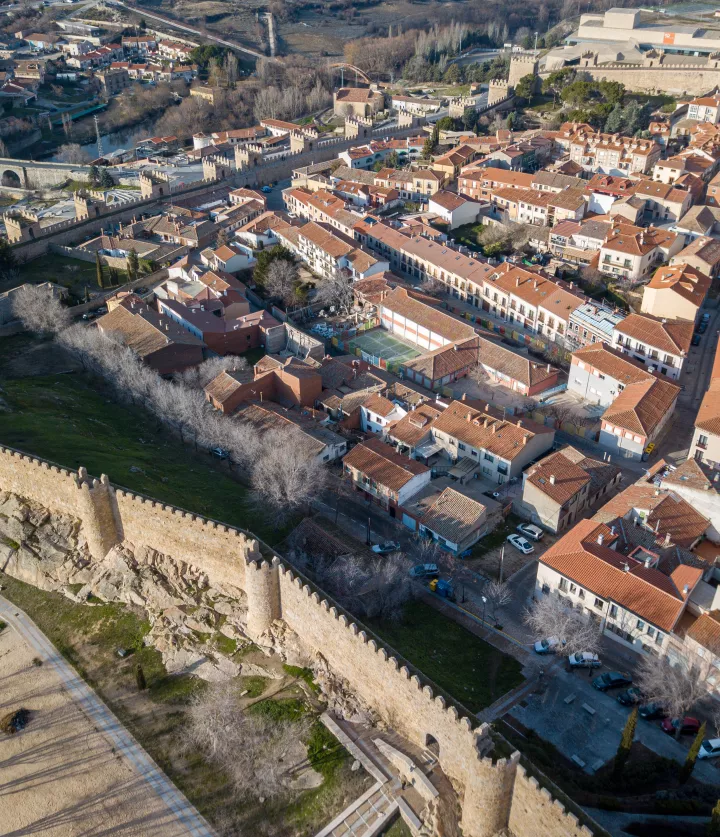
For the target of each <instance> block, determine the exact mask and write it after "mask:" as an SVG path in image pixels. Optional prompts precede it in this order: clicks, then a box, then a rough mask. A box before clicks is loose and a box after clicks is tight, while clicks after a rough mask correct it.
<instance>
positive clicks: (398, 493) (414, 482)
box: [343, 439, 432, 517]
mask: <svg viewBox="0 0 720 837" xmlns="http://www.w3.org/2000/svg"><path fill="white" fill-rule="evenodd" d="M343 470H344V472H345V474H346V476H347V477H348V478H349V479H350V480H351V482H352V484H353V486H354V487H355V489H356V490H357V491H360V492H362V494H363V495H364V496H365V497H366V498H367V499H369V500H372V501H373V502H374V503H377V504H378V505H379V506H381V507H382V508H384V509H387V510H388V512H389V514H390V516H391V517H395V516H396V515H398V509H401V508H402V506H403V505H404V504H405V503H407V502H408V500H409V499H410V498H411V497H412V496H413V495H415V494H417V493H418V492H419V491H421V490H422V489H423V488H425V487H426V486H427V485H428V484H429V483H430V476H431V473H432V472H431V470H430V468H428V467H427V466H426V465H422V464H421V463H420V462H417V461H416V460H414V459H408V458H407V457H406V456H401V455H400V454H399V453H398V452H397V451H396V450H395V449H394V448H393V447H392V446H391V445H388V444H386V443H385V442H383V441H381V440H380V439H368V440H367V441H366V442H362V443H360V444H359V445H355V447H354V448H353V449H352V450H351V451H350V453H348V454H347V455H346V456H345V458H344V459H343Z"/></svg>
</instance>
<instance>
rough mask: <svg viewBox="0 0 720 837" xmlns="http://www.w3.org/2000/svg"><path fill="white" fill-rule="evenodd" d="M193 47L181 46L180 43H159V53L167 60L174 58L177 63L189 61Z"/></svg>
mask: <svg viewBox="0 0 720 837" xmlns="http://www.w3.org/2000/svg"><path fill="white" fill-rule="evenodd" d="M192 51H193V47H191V46H188V44H181V43H180V42H179V41H160V42H159V43H158V52H159V53H160V55H164V56H165V57H166V58H172V59H173V60H175V61H189V60H190V58H191V57H192Z"/></svg>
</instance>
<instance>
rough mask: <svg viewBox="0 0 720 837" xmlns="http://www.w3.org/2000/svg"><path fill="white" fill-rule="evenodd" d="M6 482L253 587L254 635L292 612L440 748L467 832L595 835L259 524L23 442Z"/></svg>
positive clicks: (338, 667)
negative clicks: (61, 461)
mask: <svg viewBox="0 0 720 837" xmlns="http://www.w3.org/2000/svg"><path fill="white" fill-rule="evenodd" d="M0 491H9V492H11V493H13V494H17V495H19V496H21V497H26V498H28V499H31V500H34V501H35V502H37V503H39V504H41V505H42V506H44V507H45V508H48V509H49V510H51V511H55V512H57V513H61V514H66V515H69V516H72V517H74V518H78V519H79V520H80V521H81V524H82V531H83V533H84V535H85V537H86V538H87V542H88V547H89V549H90V552H91V554H92V555H93V557H94V558H96V559H98V560H100V559H102V558H103V557H104V556H105V555H106V554H107V552H108V551H109V550H110V549H111V548H112V547H113V546H114V545H116V544H119V543H121V542H127V543H129V544H132V545H133V546H142V547H147V548H150V549H154V550H157V552H160V553H162V554H164V555H166V556H169V557H170V558H172V559H174V560H175V561H176V562H177V563H178V565H179V569H180V572H183V567H184V566H185V565H191V566H192V567H195V568H198V569H199V570H200V571H201V572H204V573H206V574H207V576H208V577H209V578H211V579H213V580H214V581H217V582H219V583H220V584H222V585H225V586H230V587H234V588H236V589H237V590H238V595H240V594H241V592H243V591H244V594H245V596H246V597H247V605H248V626H247V630H248V634H249V635H250V636H252V637H256V638H258V639H259V638H261V637H262V635H263V634H264V633H265V632H267V631H268V630H269V629H270V628H271V627H272V626H273V623H274V622H277V621H280V620H281V621H282V622H283V623H284V624H285V625H287V627H288V628H290V629H291V630H292V631H293V632H294V633H295V635H296V636H297V638H298V641H299V642H300V644H301V645H302V646H303V647H304V648H305V649H306V651H307V653H308V655H309V656H311V657H315V656H316V655H319V656H321V657H322V658H324V659H325V660H326V661H327V664H328V665H329V667H330V668H331V670H333V671H334V672H336V673H337V674H338V675H339V676H340V677H342V678H344V679H345V680H346V681H347V682H348V683H349V684H350V686H351V688H352V689H353V690H354V691H355V692H356V694H357V695H358V697H359V698H360V699H361V700H362V701H363V702H364V703H366V704H367V705H368V706H370V707H372V709H373V710H374V711H375V712H377V714H378V715H379V716H380V717H382V718H383V719H384V720H385V721H386V722H387V723H388V724H390V725H391V726H392V727H394V728H395V729H397V730H398V731H399V732H400V733H401V734H403V735H405V736H406V737H407V738H408V739H409V740H410V741H412V742H413V743H415V744H416V745H417V746H419V747H422V748H425V747H428V746H435V747H436V748H437V750H438V759H439V762H440V764H441V766H442V769H443V771H444V772H445V773H446V774H447V776H448V777H449V778H450V779H451V781H452V782H453V784H454V786H455V788H456V790H457V792H458V796H459V799H460V801H461V806H462V826H463V834H464V835H465V837H495V835H497V834H499V833H501V832H503V831H504V830H505V829H507V828H508V827H509V828H511V829H512V831H513V833H514V834H515V835H516V837H591V832H590V831H588V829H587V828H585V827H584V826H580V825H579V823H578V820H577V818H576V817H575V816H574V815H573V814H571V813H568V812H567V811H566V810H565V808H564V807H563V806H562V804H560V803H559V802H558V801H557V800H554V799H553V798H552V795H551V794H550V793H549V792H548V791H547V790H545V789H544V788H541V787H540V786H539V784H538V782H537V781H536V780H535V779H534V778H532V777H529V776H527V775H526V773H525V771H524V770H523V769H522V767H520V766H519V765H518V761H519V759H520V754H519V753H517V752H516V753H513V754H512V755H511V756H510V757H509V758H507V759H505V758H502V759H498V760H497V761H493V760H492V758H490V753H491V750H492V748H493V741H492V737H491V731H490V727H489V726H488V725H487V724H482V725H480V726H479V727H477V728H475V723H476V720H475V718H474V716H473V715H472V714H471V713H470V712H469V711H468V710H466V709H465V708H464V707H462V705H461V704H458V703H457V702H454V701H452V699H450V698H449V696H446V695H444V694H442V693H441V692H442V690H441V689H440V688H439V687H437V686H436V685H435V684H433V683H432V682H428V680H427V678H425V677H424V676H423V675H422V673H421V672H419V671H418V670H417V669H415V667H414V666H412V665H411V664H410V663H409V662H408V661H407V660H405V659H403V657H402V656H401V655H400V654H398V653H397V652H396V651H395V650H394V649H392V648H391V647H390V646H388V645H386V644H384V643H383V642H382V641H381V640H380V639H379V638H378V637H376V636H375V635H374V634H373V633H372V632H371V631H369V630H368V629H367V628H366V627H365V626H364V625H362V623H360V622H358V621H357V620H356V619H354V618H353V617H352V616H351V615H350V614H349V613H348V612H347V611H345V610H344V609H343V608H342V607H340V606H339V605H338V604H337V603H336V602H334V601H333V600H332V599H331V598H330V597H329V596H327V595H326V594H324V593H323V592H322V591H320V590H318V589H317V588H315V587H314V585H312V584H311V583H309V581H308V579H306V578H304V577H303V576H302V574H301V573H299V572H298V571H297V570H295V569H294V568H292V567H291V566H289V565H288V564H287V563H285V562H284V561H283V560H282V559H281V558H280V557H278V556H274V557H273V558H272V559H271V560H268V559H267V558H264V557H263V556H262V555H261V553H260V544H259V542H258V540H257V539H256V538H254V537H253V536H252V535H251V534H250V533H248V532H245V531H243V530H242V529H238V528H236V527H233V526H228V525H226V524H224V523H220V522H219V521H216V520H211V519H209V518H206V517H203V516H202V515H197V514H193V513H191V512H189V511H186V510H184V509H180V508H178V507H176V506H173V505H169V504H167V503H162V502H159V501H157V500H153V499H152V498H149V497H145V496H143V495H141V494H136V493H134V492H132V491H129V490H127V489H125V488H117V487H114V486H113V485H112V484H111V483H110V480H109V479H108V477H107V476H105V475H103V476H101V477H100V479H99V480H98V479H95V478H92V477H90V476H89V475H88V474H87V472H86V470H85V469H84V468H80V469H79V470H78V471H77V472H73V471H70V470H69V469H66V468H62V467H60V466H58V465H55V464H54V463H51V462H47V461H45V460H42V459H39V458H37V457H34V456H29V455H27V454H24V453H21V452H20V451H16V450H13V449H11V448H5V447H0Z"/></svg>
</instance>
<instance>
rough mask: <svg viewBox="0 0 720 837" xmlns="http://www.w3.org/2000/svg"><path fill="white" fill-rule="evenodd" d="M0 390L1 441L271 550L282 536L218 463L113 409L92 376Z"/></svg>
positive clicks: (1, 383)
mask: <svg viewBox="0 0 720 837" xmlns="http://www.w3.org/2000/svg"><path fill="white" fill-rule="evenodd" d="M7 340H8V338H5V341H6V345H7ZM0 392H1V393H2V397H3V399H4V400H5V401H6V402H7V403H8V405H9V407H10V409H9V410H8V411H6V412H2V413H0V443H4V444H6V445H8V446H10V447H15V448H19V449H20V450H23V451H27V452H28V453H33V454H35V455H36V456H40V457H43V458H45V459H50V460H52V461H53V462H57V463H59V464H60V465H64V466H65V467H67V468H71V469H76V468H78V467H79V466H80V465H84V466H85V467H86V468H87V470H88V473H90V474H93V475H94V476H100V474H103V473H104V474H107V475H108V476H109V477H110V479H111V480H112V482H114V483H115V484H116V485H120V486H125V487H127V488H129V489H131V490H133V491H137V492H140V493H141V494H147V495H149V496H150V497H153V498H156V499H158V500H162V501H164V502H166V503H171V504H173V505H176V506H180V507H181V508H184V509H188V510H189V511H193V512H195V513H197V514H202V515H205V516H207V517H212V518H214V519H216V520H221V521H222V522H224V523H229V524H231V525H233V526H239V527H241V528H244V529H249V530H250V531H252V532H253V533H254V534H256V535H257V536H258V537H259V538H261V539H263V540H265V541H267V542H268V543H269V544H271V545H272V544H276V543H279V542H280V541H281V540H282V539H283V538H284V537H285V536H286V534H287V531H289V529H281V528H278V527H276V526H274V525H272V524H269V523H266V522H265V520H264V519H263V516H262V514H258V513H257V510H252V509H251V508H250V507H249V505H248V490H247V489H246V488H245V487H244V486H243V485H241V484H239V483H238V482H236V481H235V480H234V479H232V478H231V477H230V476H229V475H228V473H227V471H226V470H225V467H224V466H223V465H220V464H219V463H216V462H215V460H213V459H212V458H211V457H210V456H209V455H207V454H205V453H198V454H196V453H194V452H193V451H192V449H191V448H189V447H186V446H184V445H182V444H181V443H180V442H179V440H177V439H176V438H175V437H174V436H172V435H170V434H169V433H168V431H167V430H165V428H164V427H163V426H162V425H160V424H159V423H158V422H157V421H156V420H155V419H154V418H153V417H152V416H151V415H150V414H149V413H146V412H145V411H144V410H142V409H140V408H137V407H132V406H125V405H122V404H119V403H117V401H115V400H114V398H113V396H112V393H110V392H109V391H107V390H105V389H104V388H103V385H102V383H101V382H99V381H98V380H96V379H94V378H90V377H88V376H86V375H85V374H83V373H81V372H75V373H72V374H67V375H63V374H60V375H40V376H37V377H30V378H7V379H5V380H0ZM294 525H295V523H294V522H293V523H292V524H291V526H294Z"/></svg>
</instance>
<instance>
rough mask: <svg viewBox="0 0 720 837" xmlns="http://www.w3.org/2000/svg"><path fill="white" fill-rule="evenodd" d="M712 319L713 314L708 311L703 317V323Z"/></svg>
mask: <svg viewBox="0 0 720 837" xmlns="http://www.w3.org/2000/svg"><path fill="white" fill-rule="evenodd" d="M710 317H712V314H711V313H710V312H709V311H706V312H705V313H704V314H703V315H702V321H703V322H704V323H706V322H707V321H708V320H709V319H710Z"/></svg>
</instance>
